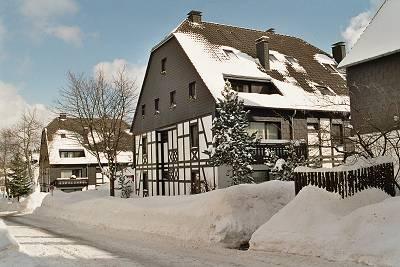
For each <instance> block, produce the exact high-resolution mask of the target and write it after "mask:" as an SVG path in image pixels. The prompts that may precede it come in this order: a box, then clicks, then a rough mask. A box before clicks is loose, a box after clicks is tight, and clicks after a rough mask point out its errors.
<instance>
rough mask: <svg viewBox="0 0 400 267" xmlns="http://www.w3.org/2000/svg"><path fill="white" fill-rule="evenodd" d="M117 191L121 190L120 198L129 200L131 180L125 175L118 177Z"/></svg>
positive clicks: (131, 190)
mask: <svg viewBox="0 0 400 267" xmlns="http://www.w3.org/2000/svg"><path fill="white" fill-rule="evenodd" d="M118 185H119V190H121V198H130V197H131V194H132V192H133V189H132V180H131V179H129V178H128V177H126V176H125V175H120V176H119V177H118Z"/></svg>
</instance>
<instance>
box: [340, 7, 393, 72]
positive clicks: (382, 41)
mask: <svg viewBox="0 0 400 267" xmlns="http://www.w3.org/2000/svg"><path fill="white" fill-rule="evenodd" d="M399 11H400V1H399V0H386V1H385V2H384V3H383V4H382V6H381V7H380V9H379V10H378V11H377V13H376V14H375V17H374V18H373V19H372V20H371V22H370V23H369V25H368V26H367V28H366V29H365V30H364V32H363V33H362V34H361V36H360V38H359V39H358V41H357V42H356V43H355V45H354V46H353V48H352V49H351V50H350V52H349V53H348V55H347V56H346V57H345V58H344V59H343V61H342V62H340V65H339V67H341V68H342V67H350V66H353V65H357V64H360V63H363V62H366V61H370V60H373V59H376V58H380V57H383V56H386V55H390V54H393V53H396V52H400V34H399V25H400V14H399Z"/></svg>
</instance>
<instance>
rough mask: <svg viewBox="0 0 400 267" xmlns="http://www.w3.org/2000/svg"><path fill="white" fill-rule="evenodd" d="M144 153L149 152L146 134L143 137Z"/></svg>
mask: <svg viewBox="0 0 400 267" xmlns="http://www.w3.org/2000/svg"><path fill="white" fill-rule="evenodd" d="M142 154H143V155H146V154H147V137H146V136H143V137H142Z"/></svg>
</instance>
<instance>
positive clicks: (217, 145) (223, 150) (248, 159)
mask: <svg viewBox="0 0 400 267" xmlns="http://www.w3.org/2000/svg"><path fill="white" fill-rule="evenodd" d="M222 96H223V98H222V99H218V101H217V114H216V118H215V119H214V121H213V127H212V130H213V135H214V138H213V146H212V147H211V148H210V149H209V150H208V151H205V153H206V154H208V155H209V156H210V164H211V165H212V166H221V165H228V166H230V167H231V168H232V170H231V178H232V184H233V185H236V184H242V183H254V180H253V177H252V176H251V173H252V172H253V169H252V167H251V164H252V163H253V162H254V155H255V147H256V144H257V142H258V141H257V139H256V134H255V133H254V134H252V135H249V134H248V132H247V127H248V126H249V122H248V119H247V116H248V112H247V111H245V110H244V104H243V101H241V100H239V99H238V94H237V92H235V91H234V90H232V87H231V84H230V83H229V82H228V81H227V82H226V83H225V87H224V90H223V91H222Z"/></svg>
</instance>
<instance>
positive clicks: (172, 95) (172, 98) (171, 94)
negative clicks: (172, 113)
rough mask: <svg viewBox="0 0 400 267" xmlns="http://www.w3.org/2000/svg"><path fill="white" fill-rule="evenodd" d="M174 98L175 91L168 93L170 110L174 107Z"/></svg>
mask: <svg viewBox="0 0 400 267" xmlns="http://www.w3.org/2000/svg"><path fill="white" fill-rule="evenodd" d="M175 96H176V91H172V92H170V93H169V106H170V107H171V108H174V107H176V101H175Z"/></svg>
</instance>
